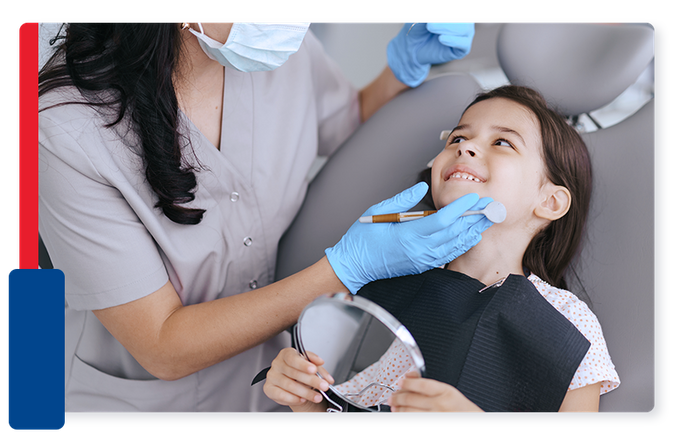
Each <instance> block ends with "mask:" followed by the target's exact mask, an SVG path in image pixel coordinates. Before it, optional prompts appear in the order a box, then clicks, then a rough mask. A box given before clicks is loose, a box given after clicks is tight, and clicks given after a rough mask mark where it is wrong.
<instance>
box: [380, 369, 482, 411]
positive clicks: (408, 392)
mask: <svg viewBox="0 0 700 445" xmlns="http://www.w3.org/2000/svg"><path fill="white" fill-rule="evenodd" d="M399 387H400V388H401V389H400V390H398V391H396V392H395V393H393V394H392V395H391V397H390V398H389V405H390V406H391V411H392V412H416V411H433V412H455V411H472V412H483V410H482V409H481V408H479V407H478V406H476V405H475V404H474V403H473V402H472V401H471V400H469V399H467V398H466V397H465V396H464V395H463V394H462V393H461V392H459V390H458V389H457V388H455V387H454V386H452V385H448V384H447V383H443V382H439V381H437V380H431V379H424V378H421V377H420V375H419V374H418V373H417V372H415V371H411V372H409V373H408V374H406V378H404V379H403V381H401V382H399Z"/></svg>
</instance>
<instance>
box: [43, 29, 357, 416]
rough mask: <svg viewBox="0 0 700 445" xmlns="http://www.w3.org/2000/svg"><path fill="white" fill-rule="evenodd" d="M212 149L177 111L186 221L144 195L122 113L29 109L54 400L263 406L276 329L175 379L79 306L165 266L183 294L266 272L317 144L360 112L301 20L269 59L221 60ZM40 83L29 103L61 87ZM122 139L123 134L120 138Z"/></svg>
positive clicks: (117, 299) (163, 277) (247, 286)
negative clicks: (40, 91) (61, 304)
mask: <svg viewBox="0 0 700 445" xmlns="http://www.w3.org/2000/svg"><path fill="white" fill-rule="evenodd" d="M224 82H225V84H224V105H223V124H222V130H221V147H220V148H221V149H220V151H219V150H217V148H216V147H214V146H213V145H212V144H211V143H209V141H208V140H207V139H206V138H205V137H204V136H203V135H202V134H201V133H200V132H199V131H198V130H197V129H196V127H195V126H194V125H193V124H192V123H191V122H190V121H189V120H188V119H187V117H186V116H184V114H182V113H180V116H181V122H180V124H181V128H182V131H183V133H185V134H187V135H189V138H190V140H191V146H190V147H185V150H184V151H185V153H186V157H187V159H188V160H189V161H191V162H195V163H197V162H198V163H199V164H196V165H201V166H202V168H201V169H200V171H198V172H197V189H196V192H195V193H196V198H195V200H194V201H193V202H191V203H189V204H188V205H189V206H192V207H196V208H203V209H206V212H205V214H204V218H203V220H202V221H201V222H200V223H199V224H197V225H180V224H176V223H174V222H172V221H170V220H169V219H168V218H167V217H165V216H164V215H163V214H162V213H161V212H160V211H159V210H156V209H154V205H155V203H156V198H155V195H154V193H153V192H152V190H151V188H150V185H149V184H148V183H147V181H146V180H145V178H144V175H143V172H142V161H141V158H140V157H139V155H138V147H137V144H133V143H132V142H129V140H130V137H129V134H128V132H127V131H126V123H124V124H123V125H121V124H120V125H118V126H117V127H116V128H112V129H107V128H105V127H104V124H105V120H104V117H103V116H101V115H100V112H99V111H98V110H95V109H93V108H91V107H89V106H85V105H61V106H58V107H54V108H50V109H46V110H44V111H41V112H40V113H39V232H40V234H41V236H42V238H43V240H44V242H45V244H46V247H47V250H48V252H49V255H50V256H51V259H52V261H53V264H54V267H56V268H57V269H61V270H62V271H63V272H64V273H65V277H66V410H67V411H268V410H275V409H280V407H279V406H278V405H277V404H275V403H274V402H272V401H270V400H269V399H268V398H267V397H266V396H265V395H264V394H263V392H262V384H257V385H255V386H253V387H251V385H250V383H251V381H252V379H253V377H254V376H255V375H256V373H257V372H258V371H260V370H261V369H263V368H265V367H266V366H269V364H270V363H271V361H272V360H273V358H274V357H275V356H276V355H277V353H278V352H279V350H280V349H282V348H284V347H288V346H289V345H290V342H289V338H288V335H287V333H286V332H285V333H282V334H280V335H278V336H277V337H275V338H273V339H271V340H269V341H268V342H266V343H264V344H262V345H260V346H257V347H255V348H253V349H250V350H248V351H246V352H244V353H241V354H239V355H237V356H235V357H233V358H231V359H228V360H226V361H224V362H221V363H219V364H216V365H213V366H211V367H209V368H206V369H204V370H202V371H199V372H197V373H195V374H192V375H190V376H187V377H185V378H182V379H180V380H177V381H162V380H158V379H156V378H155V377H153V376H152V375H151V374H150V373H148V372H147V371H146V370H145V369H144V368H143V367H141V366H140V365H139V364H138V363H137V362H136V360H135V359H134V358H133V357H132V356H131V355H130V354H129V353H128V352H127V350H126V349H125V348H124V347H123V346H121V344H120V343H119V342H117V340H116V339H115V338H114V337H112V336H111V335H110V334H109V332H108V331H107V330H106V329H105V328H104V327H103V326H102V324H101V323H100V322H99V321H98V320H97V318H96V317H95V316H94V314H93V313H92V312H91V311H92V310H95V309H102V308H107V307H112V306H116V305H120V304H124V303H127V302H130V301H133V300H136V299H138V298H141V297H144V296H146V295H148V294H150V293H152V292H154V291H156V290H158V289H159V288H161V287H162V286H163V285H164V284H165V283H166V282H167V280H168V279H169V280H170V281H171V282H172V284H173V285H174V287H175V289H176V290H177V292H178V294H179V295H180V298H181V299H182V302H183V304H184V305H189V304H195V303H200V302H204V301H210V300H214V299H217V298H221V297H226V296H229V295H235V294H239V293H242V292H246V291H249V290H251V289H254V288H256V287H261V286H265V285H267V284H269V283H271V282H272V281H273V277H274V267H275V258H276V254H277V244H278V241H279V239H280V237H281V236H282V234H283V233H284V231H285V230H286V229H287V227H288V226H289V224H290V223H291V221H292V220H293V218H294V216H295V215H296V213H297V211H298V209H299V207H300V206H301V203H302V200H303V199H304V195H305V193H306V188H307V182H306V176H307V173H308V171H309V168H310V166H311V165H312V163H313V161H314V159H315V158H316V156H317V155H319V154H320V155H329V154H331V153H332V152H333V151H334V150H335V149H336V148H337V147H338V146H339V145H340V144H341V143H342V142H343V141H344V140H345V139H346V138H347V137H348V136H349V135H350V134H351V133H352V132H353V131H354V130H355V129H356V128H357V127H358V125H359V123H360V113H359V104H358V95H357V91H356V90H355V89H354V88H353V87H352V85H351V84H350V83H349V82H348V81H347V80H345V78H344V77H343V75H342V73H341V72H340V70H339V69H338V67H337V66H336V65H335V64H334V63H333V62H332V61H331V60H330V59H329V58H328V57H327V56H326V54H325V53H324V52H323V49H322V47H321V44H320V42H319V41H318V40H317V39H316V37H315V36H314V35H313V34H312V33H311V32H309V33H307V35H306V37H305V39H304V42H303V44H302V46H301V48H300V50H299V51H298V52H297V53H296V54H294V55H292V56H291V57H290V58H289V60H288V61H287V63H285V64H284V65H283V66H282V67H280V68H278V69H276V70H273V71H268V72H256V73H242V72H239V71H236V70H232V69H228V68H226V69H225V81H224ZM76 98H77V99H79V100H82V97H80V96H79V95H77V93H76V91H74V90H71V89H62V90H60V91H59V90H54V91H52V92H51V93H48V94H46V95H44V96H42V97H41V99H40V104H39V109H40V110H42V109H44V107H46V106H48V105H51V104H54V103H59V102H63V101H65V100H70V99H76ZM132 139H133V138H132Z"/></svg>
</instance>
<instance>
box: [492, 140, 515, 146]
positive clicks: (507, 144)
mask: <svg viewBox="0 0 700 445" xmlns="http://www.w3.org/2000/svg"><path fill="white" fill-rule="evenodd" d="M494 144H495V145H500V146H503V147H512V146H513V145H511V143H510V142H508V141H506V140H505V139H499V140H497V141H496V142H494Z"/></svg>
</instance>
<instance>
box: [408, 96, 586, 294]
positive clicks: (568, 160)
mask: <svg viewBox="0 0 700 445" xmlns="http://www.w3.org/2000/svg"><path fill="white" fill-rule="evenodd" d="M493 98H504V99H510V100H512V101H514V102H517V103H519V104H520V105H523V106H524V107H526V108H528V109H529V110H530V111H532V112H533V113H534V114H535V116H536V117H537V120H538V121H539V123H540V133H541V136H542V157H543V159H544V163H545V169H546V175H547V179H549V180H550V181H551V182H552V183H553V184H555V185H560V186H564V187H566V188H567V189H568V190H569V192H571V207H570V208H569V211H568V213H567V214H566V215H564V216H563V217H561V218H559V219H557V220H555V221H552V222H550V223H549V224H547V226H546V227H545V228H544V229H542V230H541V231H540V232H539V233H537V234H536V235H535V236H534V238H533V239H532V241H530V244H529V245H528V247H527V249H526V250H525V254H524V255H523V267H524V268H525V269H527V270H530V271H531V272H532V273H534V274H535V275H537V276H539V277H540V278H542V279H543V280H545V281H547V282H548V283H550V284H552V285H554V286H556V287H559V288H562V289H568V286H567V283H566V279H565V276H564V275H565V273H566V272H567V268H568V267H569V265H570V264H571V262H572V260H573V259H574V258H575V257H576V256H577V255H578V253H579V248H580V245H581V240H582V238H583V235H584V232H585V227H586V221H587V218H588V207H589V203H590V200H591V193H592V188H593V176H592V175H593V172H592V168H591V161H590V157H589V154H588V149H587V148H586V144H585V143H584V142H583V139H581V136H580V135H579V134H578V132H577V131H576V130H575V129H574V128H573V127H571V126H570V125H569V124H568V123H567V122H566V119H565V118H564V117H563V116H562V115H560V114H559V113H557V112H556V111H555V110H553V109H552V108H550V107H549V106H548V105H547V103H546V101H545V99H544V98H543V97H542V95H540V94H539V93H538V92H537V91H535V90H533V89H531V88H527V87H522V86H512V85H507V86H503V87H499V88H496V89H494V90H492V91H489V92H486V93H481V94H479V95H478V96H477V97H476V99H474V101H473V102H472V103H471V104H469V106H468V107H467V109H466V110H468V109H469V108H470V107H471V106H472V105H474V104H476V103H479V102H482V101H484V100H487V99H493ZM466 110H464V111H465V112H466ZM419 179H421V180H423V181H426V182H428V184H430V170H429V169H428V170H425V171H423V172H421V174H420V178H419ZM428 195H430V193H428ZM426 204H428V205H429V206H432V207H434V204H433V203H432V198H431V200H429V201H428V200H426Z"/></svg>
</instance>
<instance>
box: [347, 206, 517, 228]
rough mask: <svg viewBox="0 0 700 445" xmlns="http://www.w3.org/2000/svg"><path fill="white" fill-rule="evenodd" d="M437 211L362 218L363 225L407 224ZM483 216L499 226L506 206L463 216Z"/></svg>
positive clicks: (468, 212)
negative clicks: (406, 222)
mask: <svg viewBox="0 0 700 445" xmlns="http://www.w3.org/2000/svg"><path fill="white" fill-rule="evenodd" d="M436 212H437V210H425V211H422V212H403V213H389V214H386V215H371V216H361V217H360V222H361V223H389V222H405V221H413V220H415V219H420V218H424V217H426V216H428V215H432V214H433V213H436ZM480 214H483V215H484V216H486V217H487V218H488V219H489V220H490V221H492V222H494V223H496V224H498V223H502V222H503V221H505V219H506V206H504V205H503V204H501V203H500V202H498V201H492V202H490V203H488V204H487V205H486V207H484V208H483V209H482V210H467V211H466V212H464V213H462V216H469V215H480Z"/></svg>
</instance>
